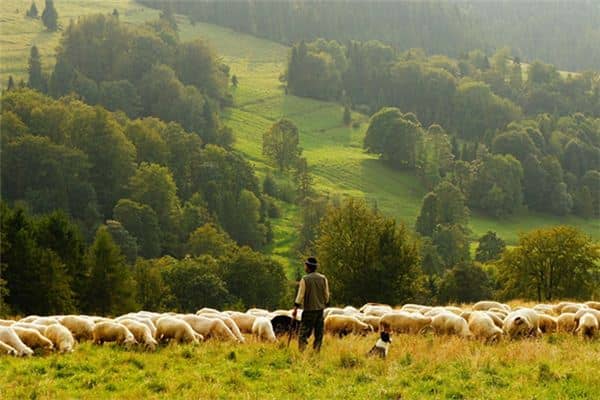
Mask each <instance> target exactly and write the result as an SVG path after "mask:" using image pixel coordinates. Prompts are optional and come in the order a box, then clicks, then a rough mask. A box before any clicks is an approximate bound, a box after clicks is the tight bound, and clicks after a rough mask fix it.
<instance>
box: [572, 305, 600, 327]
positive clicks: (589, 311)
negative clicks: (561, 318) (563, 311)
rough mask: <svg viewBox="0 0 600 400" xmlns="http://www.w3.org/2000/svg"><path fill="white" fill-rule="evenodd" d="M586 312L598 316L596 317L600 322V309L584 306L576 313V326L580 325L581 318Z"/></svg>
mask: <svg viewBox="0 0 600 400" xmlns="http://www.w3.org/2000/svg"><path fill="white" fill-rule="evenodd" d="M585 314H592V315H593V316H594V317H596V319H597V320H598V322H600V311H598V310H594V309H593V308H582V309H581V310H579V311H577V312H576V313H575V317H574V319H575V325H576V326H579V320H580V319H581V317H583V316H584V315H585Z"/></svg>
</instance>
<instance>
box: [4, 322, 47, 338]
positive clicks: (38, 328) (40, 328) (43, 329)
mask: <svg viewBox="0 0 600 400" xmlns="http://www.w3.org/2000/svg"><path fill="white" fill-rule="evenodd" d="M12 327H13V328H17V327H18V328H27V329H35V330H36V331H38V332H39V333H41V334H42V335H43V334H44V333H45V332H46V328H47V326H46V325H38V324H33V323H29V322H17V323H16V324H13V325H12Z"/></svg>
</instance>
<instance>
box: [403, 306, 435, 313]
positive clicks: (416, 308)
mask: <svg viewBox="0 0 600 400" xmlns="http://www.w3.org/2000/svg"><path fill="white" fill-rule="evenodd" d="M432 308H433V307H430V306H424V305H421V304H410V303H409V304H404V305H403V306H402V307H401V308H400V311H406V312H420V313H421V314H424V313H426V312H427V311H429V310H431V309H432Z"/></svg>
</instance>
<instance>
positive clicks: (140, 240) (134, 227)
mask: <svg viewBox="0 0 600 400" xmlns="http://www.w3.org/2000/svg"><path fill="white" fill-rule="evenodd" d="M113 218H114V219H115V220H117V221H119V222H120V223H121V224H122V225H123V227H124V228H125V229H126V230H127V232H129V233H130V234H131V235H133V237H134V238H135V239H136V243H137V245H138V246H137V247H138V252H139V254H140V256H142V257H146V258H154V257H158V256H159V255H160V243H161V242H160V236H161V231H160V226H159V224H158V217H157V216H156V213H155V212H154V210H153V209H152V208H151V207H150V206H148V205H146V204H140V203H137V202H135V201H133V200H130V199H120V200H119V201H118V202H117V204H116V205H115V207H114V209H113Z"/></svg>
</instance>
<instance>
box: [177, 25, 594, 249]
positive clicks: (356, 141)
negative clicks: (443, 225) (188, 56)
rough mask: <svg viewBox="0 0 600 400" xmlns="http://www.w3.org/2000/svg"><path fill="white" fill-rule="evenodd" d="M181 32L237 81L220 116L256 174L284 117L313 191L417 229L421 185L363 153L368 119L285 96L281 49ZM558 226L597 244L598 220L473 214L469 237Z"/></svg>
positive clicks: (217, 31)
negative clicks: (296, 132) (269, 134)
mask: <svg viewBox="0 0 600 400" xmlns="http://www.w3.org/2000/svg"><path fill="white" fill-rule="evenodd" d="M180 33H181V35H182V37H184V38H192V37H197V36H200V37H204V38H206V39H208V40H209V41H210V42H211V43H212V44H213V46H215V47H216V49H217V51H218V53H219V54H221V55H222V56H223V57H224V60H225V61H226V62H227V63H228V64H229V65H230V66H231V73H232V74H235V75H237V77H238V78H239V81H240V84H239V87H238V88H237V89H234V92H233V93H234V99H235V106H234V107H233V108H232V109H230V110H228V111H227V112H226V113H225V114H224V121H225V123H226V124H227V125H229V126H231V127H232V128H233V129H234V132H235V134H236V148H237V149H239V150H240V151H242V152H243V153H244V154H245V155H246V156H247V157H248V158H249V159H250V160H251V161H252V162H253V163H255V165H256V166H257V168H258V170H259V171H264V170H266V169H267V168H269V167H268V165H266V164H265V159H264V157H263V156H262V154H261V145H262V142H261V140H262V133H263V132H264V131H265V130H266V129H267V128H268V127H269V126H270V125H271V124H272V123H273V122H274V121H276V120H277V119H279V118H281V117H286V118H289V119H291V120H292V121H294V123H296V124H297V125H298V127H299V129H300V134H301V138H300V141H301V146H302V148H303V149H304V155H305V156H306V157H307V159H308V162H309V165H310V167H311V172H312V173H313V174H314V177H315V186H316V188H317V190H319V191H324V192H330V193H341V194H343V195H350V196H355V197H363V198H366V199H367V200H369V201H370V202H372V203H374V204H377V206H378V207H379V208H380V209H381V210H383V211H384V212H385V213H386V214H388V215H391V216H394V217H395V218H397V219H398V220H401V221H404V222H405V223H407V224H408V225H410V226H412V225H413V224H414V221H415V218H416V216H417V214H418V212H419V209H420V207H421V200H422V198H423V195H424V194H425V189H424V188H423V186H422V185H421V184H420V182H419V181H418V180H417V179H416V178H415V177H414V176H413V175H412V174H409V173H405V172H398V171H394V170H392V169H390V168H388V167H386V166H385V165H383V164H382V163H381V162H379V161H378V159H377V157H374V156H373V155H369V154H366V153H364V151H363V150H362V138H363V137H364V133H365V130H366V128H367V124H368V119H367V117H366V116H364V115H361V114H356V113H354V114H353V116H352V117H353V119H354V120H357V121H360V122H361V125H360V127H359V128H357V129H354V128H350V127H345V126H343V124H342V113H343V109H342V107H340V106H339V105H338V104H335V103H328V102H322V101H317V100H312V99H306V98H299V97H296V96H291V95H285V94H284V91H283V89H282V88H281V85H280V82H279V79H278V78H279V76H280V74H281V73H282V72H283V71H284V68H285V60H286V57H287V51H288V49H287V48H286V47H285V46H282V45H280V44H277V43H274V42H269V41H266V40H262V39H258V38H255V37H252V36H249V35H244V34H240V33H238V32H234V31H232V30H230V29H227V28H223V27H218V26H214V25H210V24H202V23H198V24H195V25H193V26H192V25H189V24H183V25H181V32H180ZM558 224H568V225H574V226H577V227H579V228H581V229H583V230H584V231H586V232H587V233H589V234H590V235H592V236H593V237H595V238H600V220H598V219H590V220H585V219H582V218H578V217H575V216H567V217H556V216H551V215H545V214H536V213H525V212H524V213H520V214H517V215H514V216H511V217H508V218H502V219H494V218H489V217H487V216H485V215H481V214H479V213H473V215H472V217H471V224H470V228H471V230H472V231H473V237H474V238H475V237H479V236H481V235H482V234H484V233H485V232H486V231H488V230H494V231H496V232H497V233H498V234H499V235H500V236H501V237H502V238H504V239H505V240H506V241H507V242H508V243H511V244H514V243H515V242H516V241H517V239H518V235H519V233H521V232H526V231H528V230H531V229H534V228H536V227H543V226H551V225H558Z"/></svg>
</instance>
